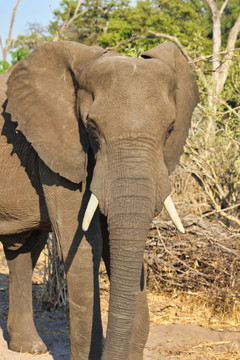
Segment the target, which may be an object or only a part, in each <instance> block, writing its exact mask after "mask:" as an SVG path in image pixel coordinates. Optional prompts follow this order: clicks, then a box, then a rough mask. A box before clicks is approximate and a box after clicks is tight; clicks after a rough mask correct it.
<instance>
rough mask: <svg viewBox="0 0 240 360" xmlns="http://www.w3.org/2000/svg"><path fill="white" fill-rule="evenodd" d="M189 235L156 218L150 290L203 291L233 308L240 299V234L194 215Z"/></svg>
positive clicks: (187, 222)
mask: <svg viewBox="0 0 240 360" xmlns="http://www.w3.org/2000/svg"><path fill="white" fill-rule="evenodd" d="M183 224H184V227H185V230H186V233H185V234H179V233H178V232H177V231H176V230H175V228H174V227H173V225H172V224H171V222H168V221H167V222H166V221H161V220H157V219H155V220H154V221H153V223H152V228H151V230H150V232H149V237H148V241H147V246H146V251H145V263H146V265H147V266H146V267H147V282H148V287H149V289H150V290H155V291H173V290H176V289H181V291H182V292H203V293H205V294H206V296H207V295H208V296H209V298H211V297H212V300H213V302H214V303H215V304H218V305H220V304H221V306H225V307H227V308H228V309H230V307H231V306H233V304H234V303H235V301H236V300H240V276H239V275H240V234H239V233H233V232H230V231H229V230H228V229H227V228H225V227H223V225H221V224H220V223H219V222H218V221H217V220H216V219H214V218H212V219H211V220H207V219H205V218H203V217H200V216H197V215H193V214H190V215H188V216H186V217H185V218H184V219H183Z"/></svg>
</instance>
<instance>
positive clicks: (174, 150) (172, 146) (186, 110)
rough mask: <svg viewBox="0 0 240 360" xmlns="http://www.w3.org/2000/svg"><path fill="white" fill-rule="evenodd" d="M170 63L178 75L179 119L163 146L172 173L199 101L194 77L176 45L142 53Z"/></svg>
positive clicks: (176, 98) (171, 44)
mask: <svg viewBox="0 0 240 360" xmlns="http://www.w3.org/2000/svg"><path fill="white" fill-rule="evenodd" d="M142 57H144V58H156V59H159V60H161V61H163V62H165V63H167V64H168V65H169V66H170V67H171V68H172V69H173V70H174V72H175V74H176V90H175V102H176V120H175V123H174V128H173V130H172V132H171V134H170V136H169V137H168V139H167V141H166V144H165V146H164V160H165V163H166V166H167V168H168V171H169V174H170V173H171V172H172V171H173V170H174V169H175V167H176V165H177V163H178V161H179V158H180V156H181V154H182V153H183V146H184V145H185V142H186V139H187V136H188V131H189V127H190V122H191V117H192V112H193V110H194V108H195V106H196V105H197V103H198V102H199V93H198V86H197V83H196V80H195V77H194V75H193V73H192V71H191V69H190V66H189V65H188V62H187V60H186V59H185V57H184V56H183V55H182V53H181V51H180V50H179V49H178V48H177V47H176V46H175V45H174V44H173V43H170V42H169V43H163V44H160V45H158V46H156V47H154V48H153V49H151V50H148V51H146V52H144V53H143V54H142Z"/></svg>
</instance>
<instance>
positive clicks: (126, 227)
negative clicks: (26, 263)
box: [7, 42, 199, 359]
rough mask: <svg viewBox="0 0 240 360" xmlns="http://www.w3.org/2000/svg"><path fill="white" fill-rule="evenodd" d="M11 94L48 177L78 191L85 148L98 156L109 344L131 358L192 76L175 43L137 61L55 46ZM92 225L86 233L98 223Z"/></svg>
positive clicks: (192, 91)
mask: <svg viewBox="0 0 240 360" xmlns="http://www.w3.org/2000/svg"><path fill="white" fill-rule="evenodd" d="M7 95H8V99H9V100H8V101H9V102H8V108H7V110H8V112H10V113H11V114H12V118H13V120H14V121H17V122H18V129H19V130H21V131H22V132H23V134H24V135H25V136H26V138H27V140H28V141H29V142H30V143H32V146H33V147H34V148H35V150H36V151H37V152H38V154H39V156H40V158H41V159H42V160H43V161H44V162H45V164H46V165H47V166H48V167H49V168H50V169H51V170H53V171H54V172H57V173H59V174H60V175H61V176H63V177H65V178H67V179H68V180H70V181H72V182H75V183H80V182H81V181H85V179H86V169H87V159H88V158H87V153H88V150H89V147H91V149H92V151H93V152H94V154H95V158H96V165H95V168H94V173H93V179H92V183H91V191H92V193H93V194H94V199H98V200H97V202H95V205H97V204H98V202H99V206H100V209H101V211H102V212H103V213H104V214H105V215H106V216H107V217H108V226H109V234H110V252H111V254H110V256H111V300H110V315H109V333H110V332H111V336H109V337H108V338H107V343H111V341H112V340H111V339H115V340H114V341H116V338H117V339H118V340H119V349H122V355H121V356H122V357H121V356H119V357H118V358H122V359H125V358H126V351H127V347H128V344H127V343H126V342H124V341H123V340H122V339H123V337H121V336H120V334H122V333H125V335H126V334H128V335H129V334H130V333H131V329H132V323H133V317H134V307H135V305H136V298H137V292H138V288H139V280H140V273H141V263H142V260H143V252H144V245H145V239H146V235H147V231H148V228H149V224H150V221H151V220H152V218H153V216H154V215H155V214H157V213H159V212H160V210H161V207H162V204H163V203H164V202H165V200H166V199H169V198H168V196H169V194H170V185H169V180H168V176H169V174H170V173H171V172H172V171H173V169H174V168H175V166H176V164H177V163H178V161H179V157H180V155H181V154H182V152H183V146H184V144H185V141H186V138H187V135H188V130H189V126H190V120H191V115H192V112H193V109H194V107H195V106H196V104H197V102H198V100H199V97H198V89H197V85H196V81H195V79H194V76H193V74H192V72H191V70H190V68H189V66H188V63H187V61H186V59H185V58H184V56H183V55H182V54H181V52H180V51H179V50H178V48H177V47H176V46H174V45H173V44H172V43H164V44H161V45H158V46H156V47H155V48H153V49H152V50H149V51H146V52H145V53H144V54H143V55H142V59H135V58H129V57H124V56H121V55H119V54H117V53H115V52H111V51H110V52H107V51H104V50H103V49H102V48H100V47H88V46H84V45H81V44H78V43H74V42H56V43H49V44H46V45H44V46H43V47H40V48H39V49H37V50H36V51H34V52H33V53H32V54H31V55H29V56H28V57H27V58H26V59H25V60H23V61H22V62H21V63H19V65H18V66H17V67H16V68H15V69H14V71H13V73H12V75H11V76H10V79H9V81H8V92H7ZM167 202H168V201H167ZM95 205H94V204H93V205H92V204H90V205H89V208H91V207H93V208H95ZM171 206H172V204H170V207H171ZM87 214H88V212H87ZM86 217H87V218H85V220H84V222H85V224H84V227H86V228H87V227H88V224H89V222H90V221H91V217H92V215H86ZM177 221H178V220H177ZM178 225H179V224H178ZM179 227H180V230H181V224H180V225H179ZM124 324H125V325H124ZM124 338H127V336H125V337H124ZM110 348H111V345H109V344H108V345H106V351H105V353H104V356H105V358H106V359H107V358H111V357H110V355H107V354H108V353H109V354H110V352H111V350H107V349H110ZM123 349H125V350H123ZM119 351H121V350H119ZM124 351H125V353H124ZM124 354H125V355H124ZM108 356H109V357H108ZM113 358H114V357H112V359H113Z"/></svg>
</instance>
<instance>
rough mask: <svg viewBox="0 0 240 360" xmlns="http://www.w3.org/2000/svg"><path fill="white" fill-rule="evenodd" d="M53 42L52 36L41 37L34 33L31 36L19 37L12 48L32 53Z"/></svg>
mask: <svg viewBox="0 0 240 360" xmlns="http://www.w3.org/2000/svg"><path fill="white" fill-rule="evenodd" d="M51 40H52V37H51V36H45V35H41V34H38V33H37V32H36V31H34V32H33V33H31V34H29V35H18V37H17V39H16V40H14V41H13V44H12V48H13V49H22V50H23V51H25V52H31V51H33V50H34V49H36V48H37V47H39V46H42V45H43V44H45V43H46V42H48V41H51Z"/></svg>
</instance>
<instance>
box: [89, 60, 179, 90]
mask: <svg viewBox="0 0 240 360" xmlns="http://www.w3.org/2000/svg"><path fill="white" fill-rule="evenodd" d="M90 72H91V74H92V79H96V78H97V79H98V80H100V82H101V79H102V80H103V81H104V83H105V84H106V81H109V86H111V85H117V86H120V85H121V84H123V85H124V86H127V85H129V84H132V85H139V84H143V85H144V86H147V85H150V86H154V84H155V85H156V86H158V87H159V85H160V84H161V83H162V84H163V83H164V82H166V83H167V84H168V85H170V86H171V82H172V83H173V82H174V79H175V77H174V71H173V70H172V69H171V67H170V66H169V65H168V64H167V63H165V62H164V61H159V60H156V59H138V58H130V57H126V56H114V57H110V56H105V57H104V56H102V57H101V58H100V59H99V60H98V61H97V62H96V63H95V65H94V66H93V67H92V69H91V71H90ZM171 80H172V81H171Z"/></svg>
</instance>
